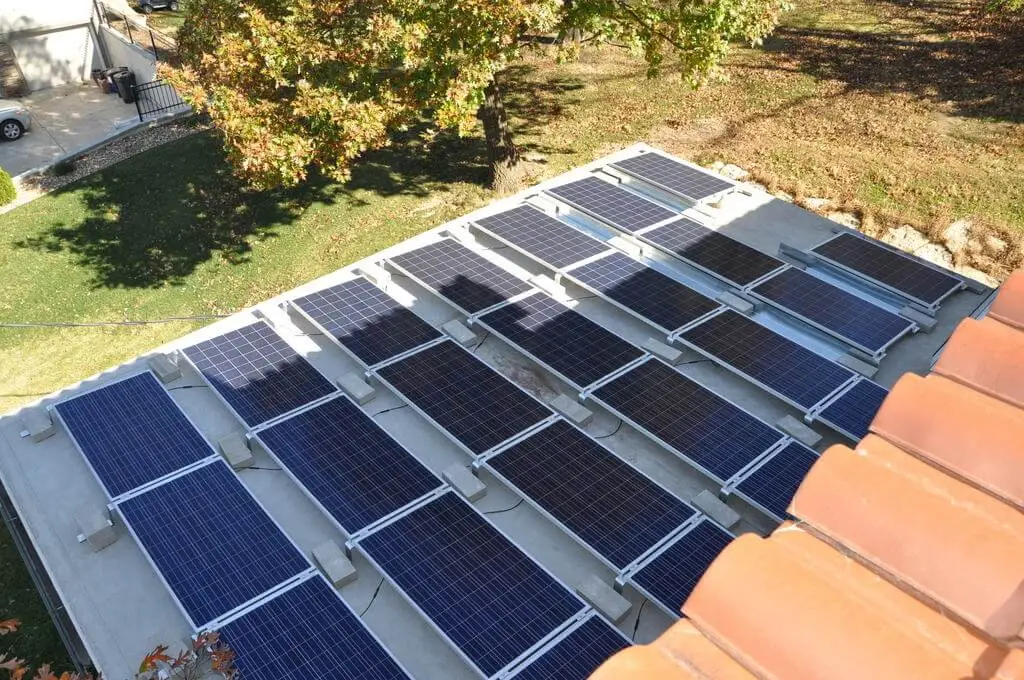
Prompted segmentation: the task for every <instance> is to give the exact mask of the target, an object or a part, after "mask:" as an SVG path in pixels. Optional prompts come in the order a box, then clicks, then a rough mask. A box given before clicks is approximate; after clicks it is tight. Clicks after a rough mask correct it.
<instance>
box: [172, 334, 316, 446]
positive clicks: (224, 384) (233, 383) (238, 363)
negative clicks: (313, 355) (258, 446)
mask: <svg viewBox="0 0 1024 680" xmlns="http://www.w3.org/2000/svg"><path fill="white" fill-rule="evenodd" d="M184 353H185V356H187V357H188V359H189V361H191V362H192V364H193V365H194V366H195V367H196V368H197V369H198V370H199V372H200V373H202V374H203V377H204V378H206V380H207V381H208V382H209V383H210V385H211V386H213V389H215V390H217V392H218V393H219V394H220V396H221V397H222V398H223V399H224V401H226V402H227V403H228V404H229V405H230V406H231V408H232V409H234V411H235V413H237V414H238V416H239V417H240V418H241V419H242V421H243V422H245V424H246V425H248V426H250V427H255V426H256V425H259V424H260V423H265V422H266V421H268V420H270V419H272V418H276V417H278V416H281V415H284V414H285V413H288V412H289V411H293V410H294V409H297V408H299V407H300V406H305V405H306V404H308V403H309V402H311V401H315V400H316V399H319V398H321V397H324V396H327V395H328V394H331V393H332V392H335V391H336V390H335V388H334V386H333V385H331V383H330V381H328V380H327V378H325V377H324V376H323V375H321V374H320V372H319V371H317V370H316V369H315V368H313V366H312V365H311V364H310V363H309V362H308V361H306V360H305V359H303V358H302V357H301V356H299V353H298V352H296V351H295V350H294V349H292V347H291V345H289V344H288V343H287V342H285V341H284V339H283V338H281V337H280V336H279V335H278V334H277V333H275V332H274V329H272V328H271V327H270V326H269V325H268V324H267V323H265V322H263V321H257V322H256V323H254V324H250V325H248V326H243V327H242V328H239V329H237V330H233V331H228V332H227V333H224V334H223V335H218V336H217V337H215V338H211V339H209V340H205V341H203V342H200V343H197V344H195V345H192V346H191V347H186V348H185V350H184Z"/></svg>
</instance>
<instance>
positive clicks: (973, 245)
mask: <svg viewBox="0 0 1024 680" xmlns="http://www.w3.org/2000/svg"><path fill="white" fill-rule="evenodd" d="M984 249H985V246H983V245H982V243H981V241H979V240H978V239H976V238H972V239H970V240H968V241H967V252H968V253H973V254H977V253H980V252H981V251H983V250H984Z"/></svg>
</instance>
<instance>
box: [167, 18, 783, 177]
mask: <svg viewBox="0 0 1024 680" xmlns="http://www.w3.org/2000/svg"><path fill="white" fill-rule="evenodd" d="M786 1H787V0H564V1H563V0H458V2H436V1H434V0H246V1H245V2H244V3H243V2H241V0H191V1H190V2H189V4H188V7H187V10H186V11H187V15H186V19H185V24H184V26H183V27H182V29H181V31H180V32H179V34H178V40H179V51H180V56H181V59H182V66H180V67H178V68H174V67H163V70H164V74H165V75H166V76H167V77H168V79H169V80H170V81H171V82H172V83H173V84H174V86H175V87H176V88H177V89H178V91H179V92H180V93H181V95H182V96H183V97H184V98H185V99H186V100H188V101H189V102H190V103H192V104H193V105H194V106H195V107H197V108H198V109H201V110H204V111H206V112H207V113H208V114H209V115H210V117H211V119H212V121H213V123H214V125H215V126H216V127H217V128H218V129H219V130H220V131H221V133H222V134H223V137H224V140H225V145H226V148H227V151H228V155H229V158H230V160H231V161H232V164H233V166H234V168H235V169H236V171H237V172H238V174H240V175H241V176H242V177H244V178H245V179H247V180H248V181H249V182H250V183H252V184H253V185H255V186H258V187H269V186H277V185H291V184H295V183H297V182H299V181H301V180H303V179H304V178H305V177H306V174H307V171H308V169H309V168H310V167H311V166H316V167H318V168H320V169H321V170H322V171H324V172H326V173H327V174H329V175H331V176H334V177H336V178H339V179H343V178H345V177H346V175H347V172H348V168H349V165H350V163H351V161H352V160H353V159H354V158H356V157H358V156H359V155H360V154H361V153H362V152H364V151H366V150H368V149H374V148H379V147H381V146H384V145H386V144H387V143H388V139H389V133H390V132H392V131H394V130H396V129H400V128H402V127H404V126H407V125H409V124H411V123H412V122H414V121H416V120H417V119H418V118H419V117H420V116H422V115H423V114H424V112H426V113H428V114H429V115H430V116H431V118H432V120H433V121H434V122H435V123H436V125H437V126H438V127H440V128H454V129H457V130H458V131H459V132H460V134H461V133H467V132H468V131H470V130H471V129H472V128H473V127H474V125H475V118H479V120H480V121H481V123H482V124H483V129H484V136H485V138H486V140H487V148H488V157H489V161H490V163H491V167H492V171H493V174H494V179H495V181H496V183H497V184H502V183H503V180H505V179H507V178H509V177H512V178H514V175H515V168H516V163H517V162H518V159H519V154H518V152H517V150H516V147H515V144H514V142H513V138H512V132H511V130H510V129H509V125H508V120H507V117H506V115H505V109H504V105H503V102H502V96H501V94H502V92H501V80H500V77H501V75H500V74H501V72H502V71H503V70H504V69H505V68H506V67H507V66H508V65H509V64H510V63H512V62H514V61H515V60H517V59H519V58H520V57H521V55H522V51H523V49H525V48H527V47H528V46H530V45H531V44H534V43H535V42H536V39H537V37H538V36H542V35H547V34H550V33H552V32H555V31H557V32H558V33H559V34H560V35H563V36H568V37H569V39H568V40H565V41H563V48H562V49H563V55H564V56H572V53H573V52H574V51H575V50H578V49H579V48H580V47H581V46H582V45H583V44H585V43H589V42H596V41H605V42H612V43H614V44H618V45H623V46H625V47H628V48H630V49H636V50H638V51H640V52H642V53H643V55H644V58H645V59H646V62H647V65H648V72H649V75H655V74H657V73H658V72H659V71H660V70H661V69H662V68H663V67H664V66H665V64H666V62H667V61H669V60H670V59H671V60H672V61H673V62H674V63H675V64H676V65H677V66H678V68H679V70H680V73H681V75H682V79H683V80H684V81H685V82H687V83H689V84H691V85H697V84H700V83H701V82H703V81H704V80H706V79H707V78H708V77H709V76H711V75H712V74H713V73H714V72H715V69H716V68H717V66H718V64H719V63H720V62H721V60H722V58H723V57H724V56H725V54H726V53H727V51H728V48H729V43H730V42H731V41H733V40H739V39H742V40H746V41H748V42H752V43H756V42H758V41H760V40H761V39H762V38H763V37H764V36H765V35H767V34H768V33H769V32H770V31H771V29H772V28H773V27H774V26H775V24H776V23H777V21H778V16H779V14H780V12H781V11H782V10H783V9H785V3H786ZM584 36H587V37H584Z"/></svg>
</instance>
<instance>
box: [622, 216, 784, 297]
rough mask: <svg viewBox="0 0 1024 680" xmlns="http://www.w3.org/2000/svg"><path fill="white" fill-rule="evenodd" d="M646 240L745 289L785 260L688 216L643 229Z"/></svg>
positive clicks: (643, 236) (643, 237)
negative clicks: (647, 229)
mask: <svg viewBox="0 0 1024 680" xmlns="http://www.w3.org/2000/svg"><path fill="white" fill-rule="evenodd" d="M640 238H642V239H643V240H645V241H649V242H650V243H652V244H654V245H656V246H658V247H659V248H662V249H663V250H666V251H668V252H670V253H673V254H674V255H677V256H679V257H681V258H682V259H684V260H688V261H689V262H692V263H693V264H695V265H697V266H698V267H701V268H703V269H706V270H707V271H709V272H711V273H713V274H716V275H718V276H719V277H721V278H723V279H725V280H726V281H729V282H731V283H734V284H735V285H736V286H738V287H740V288H742V287H743V286H746V285H747V284H749V283H752V282H753V281H755V280H756V279H759V278H761V277H762V276H764V275H765V274H767V273H769V272H772V271H775V270H776V269H778V268H779V267H781V266H782V264H783V263H782V262H780V261H779V260H777V259H775V258H774V257H772V256H771V255H767V254H765V253H762V252H761V251H760V250H756V249H755V248H751V247H750V246H748V245H747V244H745V243H740V242H739V241H737V240H736V239H732V238H729V237H728V236H726V235H725V234H721V233H719V232H717V231H715V230H713V229H708V228H707V227H705V226H704V225H703V224H700V223H699V222H695V221H694V220H691V219H690V218H688V217H682V218H680V219H678V220H676V221H675V222H672V223H670V224H666V225H665V226H662V227H658V228H656V229H652V230H651V231H648V232H644V234H643V235H642V236H641V237H640Z"/></svg>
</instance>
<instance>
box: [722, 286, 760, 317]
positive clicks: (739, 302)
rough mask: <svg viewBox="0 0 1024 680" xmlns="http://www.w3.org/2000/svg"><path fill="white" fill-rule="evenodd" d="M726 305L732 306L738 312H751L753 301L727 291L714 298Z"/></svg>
mask: <svg viewBox="0 0 1024 680" xmlns="http://www.w3.org/2000/svg"><path fill="white" fill-rule="evenodd" d="M715 299H716V300H718V301H719V302H721V303H722V304H723V305H725V306H726V307H732V308H733V309H735V310H736V311H737V312H739V313H740V314H753V313H754V303H753V302H751V301H750V300H746V299H744V298H741V297H740V296H739V295H734V294H733V293H730V292H728V291H726V292H724V293H722V294H721V295H719V296H718V297H716V298H715Z"/></svg>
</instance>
